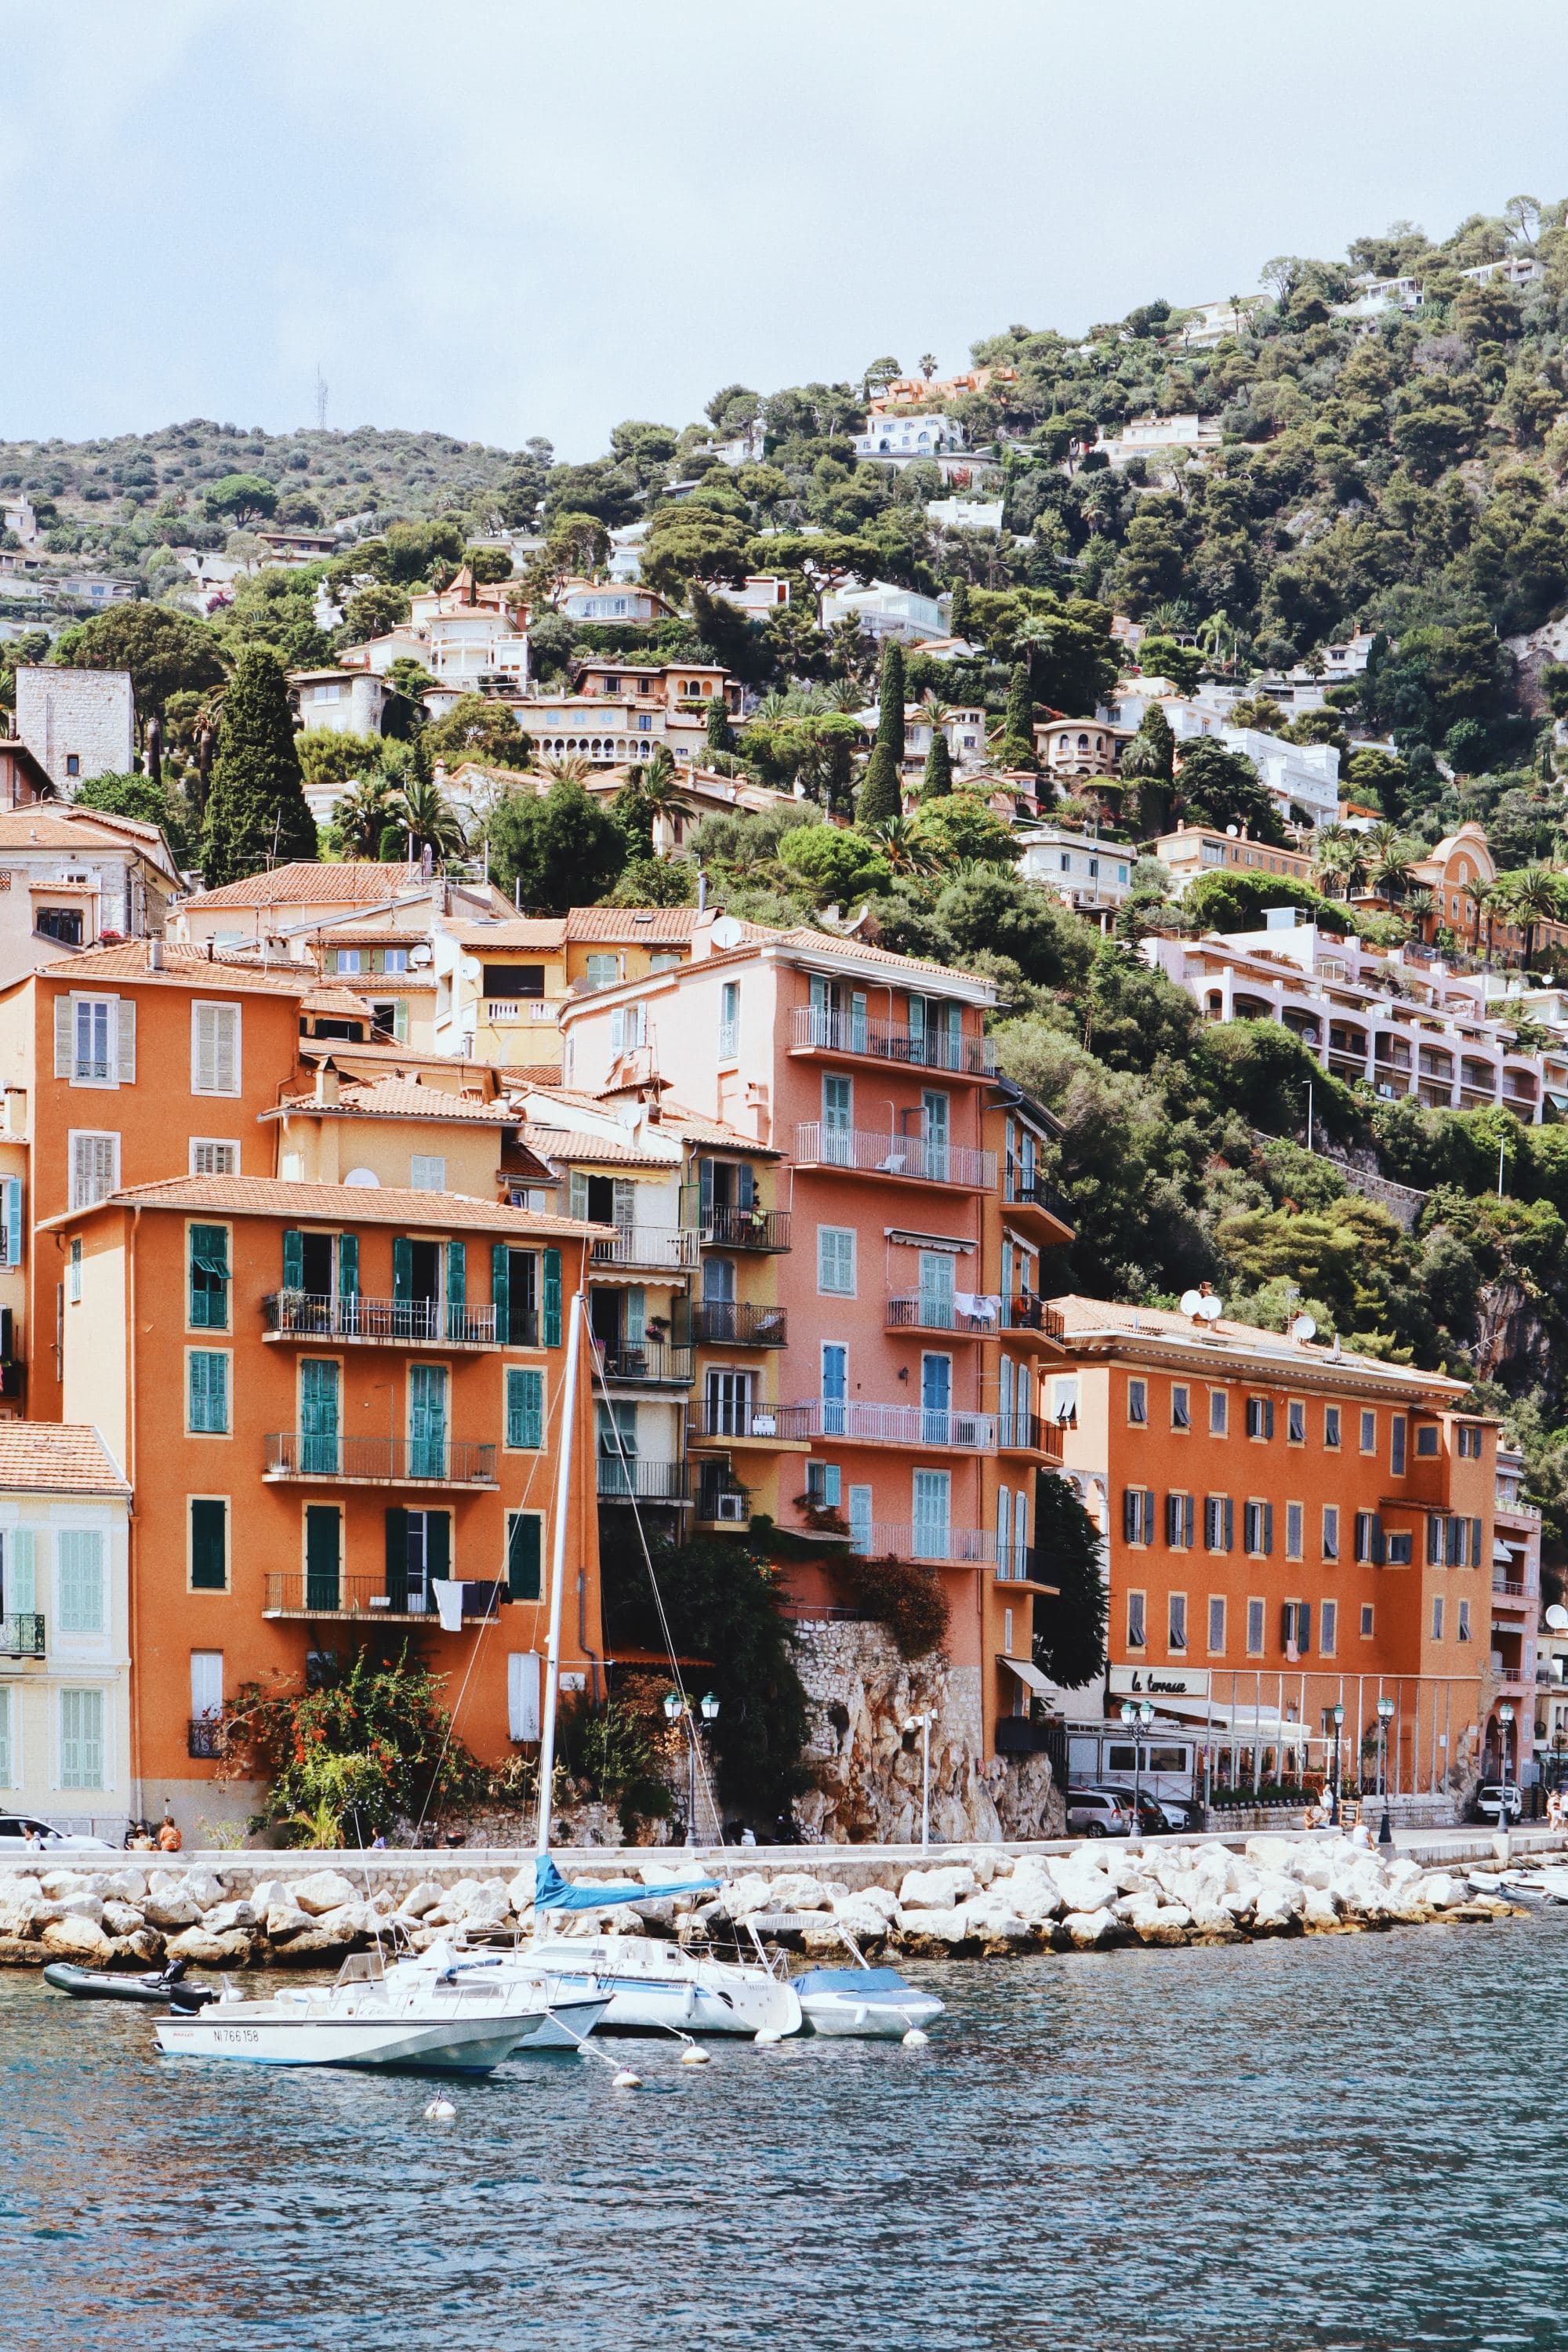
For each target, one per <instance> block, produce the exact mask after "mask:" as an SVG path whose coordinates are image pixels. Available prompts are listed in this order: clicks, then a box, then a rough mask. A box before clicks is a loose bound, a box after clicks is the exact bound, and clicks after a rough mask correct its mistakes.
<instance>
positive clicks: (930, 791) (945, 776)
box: [921, 727, 952, 802]
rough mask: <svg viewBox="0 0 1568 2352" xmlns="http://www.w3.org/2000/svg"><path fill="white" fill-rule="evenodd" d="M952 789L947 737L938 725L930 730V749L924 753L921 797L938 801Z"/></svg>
mask: <svg viewBox="0 0 1568 2352" xmlns="http://www.w3.org/2000/svg"><path fill="white" fill-rule="evenodd" d="M951 792H952V752H951V751H949V750H948V748H947V737H946V736H945V735H944V734H943V733H942V729H941V728H940V727H933V728H932V730H931V750H930V751H928V752H927V753H926V772H925V774H924V775H923V776H922V777H921V801H922V802H925V801H940V800H942V798H943V797H944V796H945V794H947V793H951Z"/></svg>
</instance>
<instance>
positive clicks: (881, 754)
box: [855, 740, 904, 825]
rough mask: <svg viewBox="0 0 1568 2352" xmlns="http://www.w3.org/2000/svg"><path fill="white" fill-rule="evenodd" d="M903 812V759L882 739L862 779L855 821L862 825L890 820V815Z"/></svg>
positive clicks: (885, 822)
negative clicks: (900, 767)
mask: <svg viewBox="0 0 1568 2352" xmlns="http://www.w3.org/2000/svg"><path fill="white" fill-rule="evenodd" d="M903 813H904V795H903V792H902V789H901V787H900V776H899V763H898V761H896V760H895V759H894V757H893V754H892V752H891V751H890V750H889V747H888V745H887V744H886V743H884V742H882V741H880V740H879V741H878V742H877V743H876V744H875V745H874V747H873V749H872V752H871V757H870V759H869V760H868V762H867V764H866V773H865V775H864V777H863V778H862V779H861V783H860V793H859V798H858V801H857V802H856V804H855V821H856V823H857V824H860V825H868V824H887V822H888V820H889V817H895V816H902V814H903Z"/></svg>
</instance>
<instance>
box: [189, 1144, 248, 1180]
mask: <svg viewBox="0 0 1568 2352" xmlns="http://www.w3.org/2000/svg"><path fill="white" fill-rule="evenodd" d="M191 1173H192V1175H193V1176H237V1175H238V1173H239V1146H238V1144H237V1143H228V1142H224V1141H220V1140H219V1139H217V1138H216V1137H215V1136H210V1135H193V1136H192V1138H191Z"/></svg>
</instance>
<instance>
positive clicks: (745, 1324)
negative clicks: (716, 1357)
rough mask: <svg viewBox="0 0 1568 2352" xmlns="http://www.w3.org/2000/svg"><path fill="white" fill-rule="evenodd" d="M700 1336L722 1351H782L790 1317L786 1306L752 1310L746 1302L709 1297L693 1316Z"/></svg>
mask: <svg viewBox="0 0 1568 2352" xmlns="http://www.w3.org/2000/svg"><path fill="white" fill-rule="evenodd" d="M692 1322H693V1324H694V1326H695V1328H696V1332H697V1337H698V1338H699V1339H704V1340H707V1341H709V1342H710V1344H711V1345H713V1346H715V1347H721V1348H782V1347H783V1346H784V1342H785V1340H786V1339H787V1338H788V1335H789V1317H788V1315H787V1313H786V1311H785V1310H784V1307H751V1306H748V1305H746V1304H745V1303H744V1302H743V1301H742V1300H739V1299H731V1298H705V1299H704V1300H703V1301H702V1303H701V1305H700V1307H697V1308H696V1309H695V1311H694V1313H693V1316H692Z"/></svg>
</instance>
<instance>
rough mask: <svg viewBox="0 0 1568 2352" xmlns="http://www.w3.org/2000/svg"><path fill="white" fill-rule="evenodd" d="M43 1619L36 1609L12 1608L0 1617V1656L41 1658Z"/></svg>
mask: <svg viewBox="0 0 1568 2352" xmlns="http://www.w3.org/2000/svg"><path fill="white" fill-rule="evenodd" d="M43 1654H44V1621H43V1618H42V1617H41V1615H40V1614H39V1613H38V1612H37V1610H33V1609H20V1610H17V1609H13V1610H11V1611H10V1612H8V1613H7V1614H6V1615H5V1616H4V1617H0V1658H41V1657H42V1656H43Z"/></svg>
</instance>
